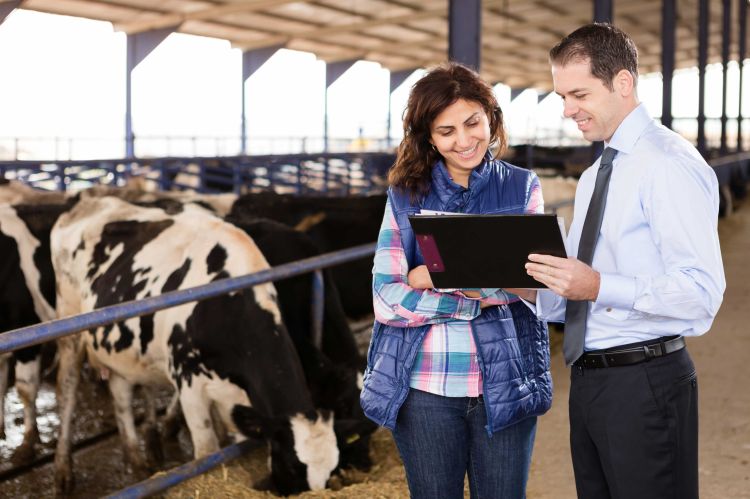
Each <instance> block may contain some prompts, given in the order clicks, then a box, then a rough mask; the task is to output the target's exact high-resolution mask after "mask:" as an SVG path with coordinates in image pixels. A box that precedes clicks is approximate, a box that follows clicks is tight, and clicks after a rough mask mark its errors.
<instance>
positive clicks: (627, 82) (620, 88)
mask: <svg viewBox="0 0 750 499" xmlns="http://www.w3.org/2000/svg"><path fill="white" fill-rule="evenodd" d="M614 87H615V91H616V92H617V93H619V94H620V95H621V96H623V97H629V96H630V95H632V94H633V92H635V77H634V76H633V74H632V73H631V72H630V71H628V70H627V69H621V70H620V71H619V72H618V73H617V74H616V75H615V78H614Z"/></svg>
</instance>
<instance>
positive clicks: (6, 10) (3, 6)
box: [0, 0, 23, 24]
mask: <svg viewBox="0 0 750 499" xmlns="http://www.w3.org/2000/svg"><path fill="white" fill-rule="evenodd" d="M22 1H23V0H8V1H6V2H2V3H0V24H3V22H4V21H5V18H6V17H8V16H9V15H10V13H11V12H13V11H14V10H16V9H17V8H18V6H20V5H21V2H22Z"/></svg>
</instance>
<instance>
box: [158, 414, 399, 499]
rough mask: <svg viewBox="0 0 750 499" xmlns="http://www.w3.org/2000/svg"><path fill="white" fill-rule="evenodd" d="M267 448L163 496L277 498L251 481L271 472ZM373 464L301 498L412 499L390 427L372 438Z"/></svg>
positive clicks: (346, 472)
mask: <svg viewBox="0 0 750 499" xmlns="http://www.w3.org/2000/svg"><path fill="white" fill-rule="evenodd" d="M266 456H267V451H266V450H265V449H257V450H255V451H253V452H251V453H250V454H249V455H247V456H243V457H241V458H239V459H235V460H234V461H232V462H230V463H228V464H225V465H221V466H219V467H217V468H214V469H213V470H211V471H210V472H208V473H205V474H204V475H202V476H199V477H196V478H193V479H191V480H188V481H186V482H183V483H181V484H180V485H177V486H175V487H173V488H171V489H169V490H168V491H167V493H166V494H164V495H162V496H161V497H164V498H168V499H204V498H206V499H207V498H217V497H222V498H223V497H227V498H229V497H231V498H246V499H256V498H265V499H269V498H275V497H278V496H275V495H273V494H271V493H270V492H265V491H259V490H255V489H253V488H252V487H251V484H252V483H253V482H255V481H257V480H260V479H262V478H263V477H265V476H266V475H267V474H268V468H267V465H266ZM370 456H371V457H372V460H373V463H374V464H373V467H372V470H370V472H369V473H363V472H360V471H356V470H344V471H342V473H341V475H340V476H336V477H333V478H332V480H331V486H332V489H326V490H321V491H316V492H312V491H308V492H305V493H302V494H300V495H297V496H292V497H295V498H300V499H313V498H314V499H334V498H337V499H340V498H351V499H365V498H367V499H393V498H408V497H409V489H408V488H407V486H406V478H405V475H404V469H403V466H402V465H401V460H400V458H399V456H398V451H397V450H396V446H395V444H394V443H393V439H392V438H391V434H390V432H389V431H388V430H384V429H379V430H378V431H376V432H375V433H374V434H373V436H372V439H371V441H370Z"/></svg>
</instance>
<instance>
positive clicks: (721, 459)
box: [166, 203, 750, 499]
mask: <svg viewBox="0 0 750 499" xmlns="http://www.w3.org/2000/svg"><path fill="white" fill-rule="evenodd" d="M719 233H720V236H721V246H722V255H723V258H724V268H725V271H726V276H727V291H726V293H725V295H724V303H723V304H722V307H721V310H720V312H719V315H718V317H717V318H716V321H715V322H714V325H713V327H712V329H711V331H709V332H708V333H707V334H706V335H705V336H703V337H701V338H692V339H689V340H688V345H689V347H688V348H689V349H690V352H691V355H692V357H693V360H694V361H695V364H696V369H697V371H698V383H699V394H700V492H701V494H700V495H701V497H703V498H708V499H714V498H716V499H726V498H732V499H742V498H748V499H750V463H749V461H750V389H748V387H747V380H748V379H750V332H748V330H747V323H748V321H749V320H750V312H748V310H749V309H750V308H749V306H748V303H750V265H748V264H747V261H746V260H747V257H748V255H750V251H748V249H749V248H750V203H745V206H743V207H742V208H741V209H740V210H739V211H738V212H736V213H735V214H733V215H732V216H731V217H730V218H727V219H723V220H721V222H720V224H719ZM559 344H560V338H559V335H557V337H554V333H553V357H552V375H553V379H554V383H555V399H554V403H553V406H552V409H551V410H550V411H549V412H548V413H547V414H546V415H545V416H543V417H542V418H540V419H539V427H538V430H537V438H536V444H535V447H534V455H533V462H532V467H531V476H530V479H529V485H528V491H527V496H528V498H529V499H565V498H575V484H574V482H573V469H572V466H571V462H570V446H569V444H568V416H567V411H568V401H567V398H568V389H569V378H568V376H569V371H568V370H567V368H566V367H565V365H564V362H563V359H562V355H561V351H560V350H561V349H560V348H559ZM372 453H373V457H374V460H375V461H376V463H377V464H376V466H375V468H374V469H373V471H372V473H371V474H369V475H363V474H358V473H350V474H347V475H344V476H343V477H342V479H341V480H338V481H337V483H336V484H335V486H334V488H335V489H338V490H326V491H322V492H308V493H305V494H302V495H300V496H298V497H300V498H401V497H408V489H407V487H406V484H405V478H404V473H403V468H402V467H401V465H400V461H399V459H398V453H397V452H396V450H395V446H394V445H393V442H392V440H391V438H390V435H389V433H388V432H387V431H384V430H380V431H378V432H377V433H376V434H375V438H374V440H373V444H372ZM260 457H261V456H255V457H254V458H242V459H239V460H237V461H235V462H234V463H231V464H229V465H227V466H224V467H219V468H218V469H216V470H214V471H213V472H211V473H209V474H207V475H205V476H203V477H200V478H196V479H194V480H191V481H189V482H187V483H185V484H183V485H181V486H179V487H175V488H173V489H171V490H170V491H169V493H168V495H167V496H166V497H170V498H199V497H218V496H217V494H218V495H221V496H224V497H247V498H255V497H265V498H268V497H273V496H271V495H270V494H269V493H266V492H258V491H254V490H252V489H250V488H249V487H248V485H249V483H250V482H251V481H252V480H253V479H254V478H253V477H256V476H258V473H263V469H262V466H260V464H259V463H261V462H262V459H259V458H260ZM466 497H468V493H467V494H466Z"/></svg>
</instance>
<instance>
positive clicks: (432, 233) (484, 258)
mask: <svg viewBox="0 0 750 499" xmlns="http://www.w3.org/2000/svg"><path fill="white" fill-rule="evenodd" d="M409 221H410V222H411V226H412V229H414V235H415V236H416V239H417V244H418V245H419V249H420V251H421V252H422V257H423V258H424V263H425V265H427V269H428V270H429V272H430V277H431V278H432V283H433V285H434V286H435V287H436V288H544V287H545V286H544V285H543V284H542V283H540V282H538V281H536V280H534V279H532V278H531V276H529V275H528V274H527V273H526V268H525V267H524V265H525V263H526V262H527V261H528V255H529V253H541V254H546V255H553V256H559V257H562V258H565V257H566V256H567V255H566V252H565V244H564V243H563V238H562V234H561V229H560V225H559V224H558V222H557V217H556V216H555V215H455V214H453V215H451V214H447V215H412V216H410V217H409Z"/></svg>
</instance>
